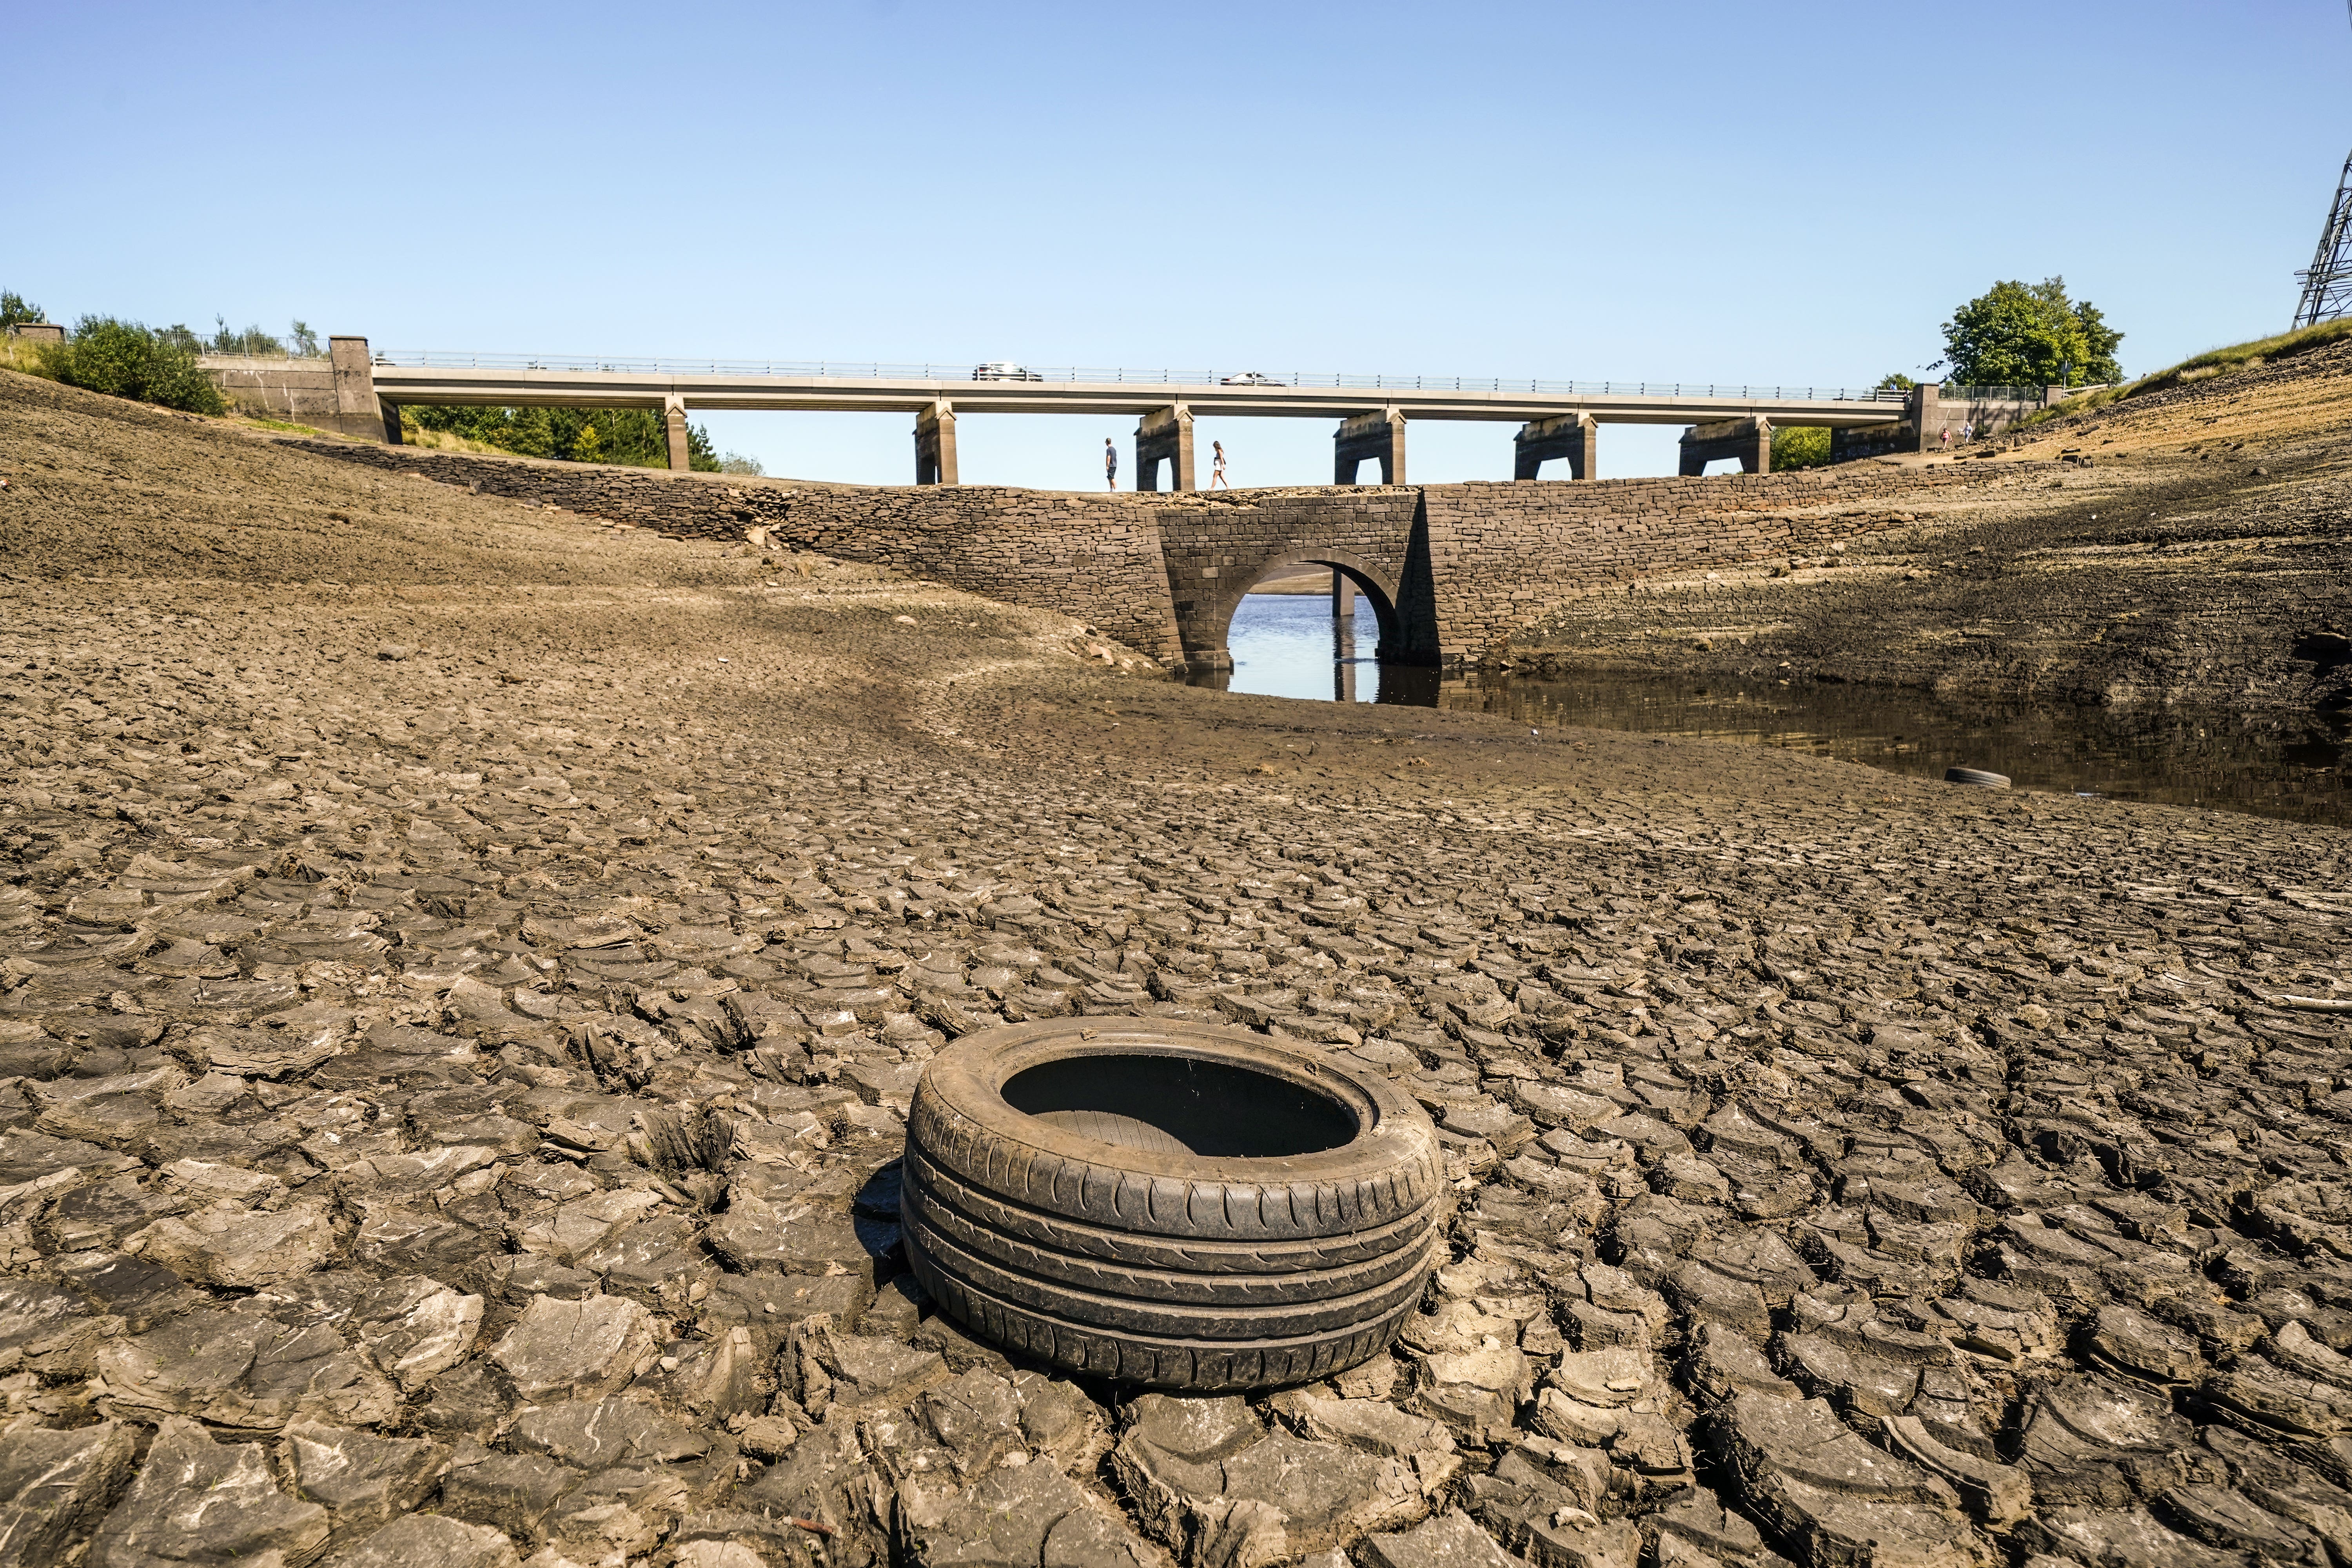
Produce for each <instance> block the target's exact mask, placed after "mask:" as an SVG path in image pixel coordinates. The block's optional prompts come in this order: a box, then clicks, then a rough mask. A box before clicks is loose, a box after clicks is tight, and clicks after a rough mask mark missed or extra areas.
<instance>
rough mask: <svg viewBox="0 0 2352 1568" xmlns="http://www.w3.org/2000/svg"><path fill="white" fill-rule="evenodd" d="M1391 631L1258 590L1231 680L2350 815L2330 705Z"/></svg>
mask: <svg viewBox="0 0 2352 1568" xmlns="http://www.w3.org/2000/svg"><path fill="white" fill-rule="evenodd" d="M1379 640H1380V637H1379V632H1378V630H1377V627H1376V626H1375V624H1374V621H1373V616H1372V611H1371V607H1370V605H1369V604H1367V603H1365V602H1364V601H1363V600H1361V599H1359V600H1358V601H1357V603H1356V613H1355V615H1354V616H1353V617H1351V618H1347V619H1335V618H1334V617H1333V616H1332V615H1331V601H1330V597H1329V595H1328V594H1319V595H1312V594H1298V593H1291V594H1252V595H1248V596H1247V597H1246V598H1244V600H1243V601H1242V606H1241V609H1240V610H1239V611H1238V612H1236V613H1235V615H1234V624H1233V629H1232V632H1231V634H1230V636H1229V637H1228V646H1229V647H1231V648H1232V650H1233V655H1234V672H1233V675H1232V677H1231V679H1230V682H1229V683H1228V684H1227V689H1229V690H1233V691H1240V692H1254V693H1257V694H1261V695H1265V696H1271V697H1298V698H1310V699H1319V700H1325V701H1330V700H1339V701H1355V702H1373V701H1380V702H1394V703H1407V704H1413V705H1418V706H1423V707H1446V708H1460V709H1471V710H1485V711H1487V712H1492V713H1500V714H1506V715H1508V716H1509V717H1511V718H1513V719H1515V720H1517V721H1519V722H1521V723H1524V724H1527V725H1528V726H1529V727H1531V728H1535V729H1539V730H1546V731H1549V730H1551V729H1554V728H1559V727H1562V726H1586V727H1590V728H1593V729H1601V730H1622V731H1633V732H1636V733H1644V734H1657V735H1674V736H1681V737H1687V738H1696V739H1704V740H1714V741H1726V742H1733V743H1735V744H1748V745H1764V746H1784V747H1788V748H1790V749H1791V750H1796V751H1804V752H1814V753H1816V754H1818V755H1821V756H1826V757H1835V758H1837V759H1839V760H1840V761H1843V762H1850V763H1864V764H1865V765H1867V766H1870V767H1875V768H1884V769H1885V770H1886V771H1888V772H1890V773H1908V774H1912V775H1914V776H1917V777H1925V778H1941V777H1942V776H1943V773H1944V770H1945V769H1946V768H1948V767H1953V766H1960V767H1973V768H1987V769H1990V770H1991V771H1993V772H1996V773H2007V774H2008V775H2009V776H2010V778H2011V780H2012V781H2013V783H2014V784H2015V785H2016V786H2017V787H2019V788H2021V789H2039V790H2049V791H2055V792H2059V793H2063V794H2069V795H2096V796H2100V797H2103V798H2105V799H2111V800H2140V801H2154V802H2158V803H2162V804H2166V805H2189V806H2203V807H2210V808H2215V809H2220V810H2226V811H2244V812H2252V813H2255V814H2257V815H2259V816H2275V817H2282V818H2285V819H2288V820H2291V821H2299V822H2316V823H2327V824H2331V825H2335V826H2352V767H2347V763H2352V744H2347V741H2352V736H2348V735H2347V726H2346V724H2344V723H2343V722H2342V721H2330V720H2327V719H2323V718H2320V717H2318V716H2315V715H2294V714H2280V713H2275V712H2265V713H2248V714H2231V713H2217V712H2212V711H2210V710H2180V709H2118V708H2105V707H2095V706H2087V705H2078V704H2074V703H2065V702H2050V701H2042V700H2034V699H2032V698H2021V699H2017V700H2007V701H2003V700H1987V699H1982V698H1944V697H1937V696H1936V695H1934V694H1933V693H1930V692H1926V691H1920V690H1917V689H1908V688H1897V687H1881V686H1859V685H1852V686H1850V685H1827V684H1815V683H1810V682H1807V683H1798V684H1791V685H1785V686H1784V685H1781V684H1780V683H1779V682H1778V681H1777V680H1775V679H1766V678H1763V677H1752V678H1745V679H1742V678H1736V677H1724V676H1705V677H1692V676H1643V675H1624V674H1614V673H1601V672H1595V673H1591V674H1584V675H1570V676H1564V677H1562V676H1555V677H1550V678H1540V679H1539V678H1530V677H1525V676H1499V677H1477V678H1474V679H1470V680H1466V681H1445V682H1443V683H1441V682H1439V681H1438V680H1437V679H1435V676H1434V672H1433V671H1429V670H1423V669H1413V668H1403V667H1399V666H1393V665H1390V666H1383V665H1381V664H1379V663H1378V662H1376V661H1375V660H1374V659H1373V658H1372V657H1371V656H1372V651H1373V649H1374V647H1376V646H1377V645H1378V643H1379Z"/></svg>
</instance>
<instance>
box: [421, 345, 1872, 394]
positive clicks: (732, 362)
mask: <svg viewBox="0 0 2352 1568" xmlns="http://www.w3.org/2000/svg"><path fill="white" fill-rule="evenodd" d="M375 363H378V364H381V365H398V366H405V367H409V368H413V369H418V370H517V371H534V370H545V371H564V372H580V371H585V372H592V373H594V372H607V373H614V374H635V375H737V376H757V375H773V376H791V377H794V378H796V379H805V378H810V377H814V378H817V379H820V380H834V381H929V382H940V383H963V382H992V383H1001V382H1008V381H1010V382H1042V383H1045V384H1052V385H1078V386H1189V387H1200V386H1294V387H1309V388H1311V387H1326V386H1328V387H1340V388H1346V389H1350V390H1353V389H1359V388H1360V389H1362V390H1365V391H1372V392H1378V391H1395V392H1487V393H1521V392H1524V393H1532V394H1537V395H1551V396H1578V395H1590V396H1600V397H1719V398H1741V399H1748V400H1755V401H1764V400H1769V401H1771V402H1776V403H1792V402H1802V403H1874V402H1885V401H1887V400H1889V399H1892V400H1893V401H1895V402H1898V403H1899V402H1901V401H1902V400H1903V394H1902V393H1900V392H1895V391H1893V390H1874V389H1871V388H1867V387H1846V386H1759V385H1752V384H1743V385H1739V386H1731V385H1727V384H1720V383H1702V382H1693V381H1674V382H1667V381H1545V380H1540V379H1525V380H1522V379H1519V378H1517V377H1512V376H1475V375H1367V374H1349V373H1345V372H1338V371H1332V372H1314V371H1284V372H1280V373H1261V372H1257V371H1223V372H1219V371H1208V370H1202V371H1192V370H1174V369H1168V368H1161V369H1157V370H1153V369H1135V368H1133V367H1124V368H1122V367H1111V368H1103V367H1099V366H1087V365H1058V366H1048V365H1021V366H1017V367H1013V368H1007V369H1000V368H998V367H996V366H993V365H970V364H928V363H927V364H913V363H904V364H893V363H887V362H884V361H880V360H740V359H640V358H629V357H625V356H621V357H616V356H613V355H595V354H499V353H470V352H461V351H452V350H447V349H386V350H380V351H378V353H376V355H375Z"/></svg>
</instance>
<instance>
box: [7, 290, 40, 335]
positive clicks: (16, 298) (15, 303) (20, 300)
mask: <svg viewBox="0 0 2352 1568" xmlns="http://www.w3.org/2000/svg"><path fill="white" fill-rule="evenodd" d="M48 319H49V318H48V316H47V313H46V312H44V311H43V310H42V309H41V308H40V307H39V306H38V305H36V304H33V303H32V302H31V301H29V300H26V298H25V297H24V296H23V295H22V294H0V330H5V329H6V328H9V327H22V326H26V325H30V324H32V323H36V322H40V321H47V320H48Z"/></svg>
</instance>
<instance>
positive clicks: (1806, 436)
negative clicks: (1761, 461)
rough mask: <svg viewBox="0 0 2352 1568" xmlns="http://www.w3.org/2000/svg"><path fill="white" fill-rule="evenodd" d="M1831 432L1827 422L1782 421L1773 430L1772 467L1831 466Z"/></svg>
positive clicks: (1775, 470)
mask: <svg viewBox="0 0 2352 1568" xmlns="http://www.w3.org/2000/svg"><path fill="white" fill-rule="evenodd" d="M1829 460H1830V432H1829V426H1826V425H1783V426H1775V427H1774V428H1773V431H1772V471H1773V472H1774V473H1776V474H1777V473H1780V471H1781V470H1783V469H1785V468H1827V467H1828V466H1829Z"/></svg>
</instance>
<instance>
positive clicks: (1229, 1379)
mask: <svg viewBox="0 0 2352 1568" xmlns="http://www.w3.org/2000/svg"><path fill="white" fill-rule="evenodd" d="M900 1191H901V1194H902V1196H901V1198H900V1206H901V1213H902V1215H903V1217H904V1219H905V1222H906V1223H905V1229H906V1238H907V1252H908V1258H910V1260H911V1261H912V1263H913V1265H914V1269H915V1275H916V1278H917V1279H920V1280H921V1281H922V1283H923V1287H924V1289H927V1290H929V1292H930V1293H931V1295H932V1296H933V1297H934V1298H935V1299H936V1300H938V1301H939V1302H940V1306H941V1307H942V1308H943V1309H944V1310H946V1311H947V1312H948V1313H949V1314H950V1315H951V1316H952V1317H954V1318H955V1319H957V1320H958V1321H961V1323H962V1324H963V1325H964V1326H965V1327H966V1328H967V1329H969V1330H971V1331H972V1332H973V1333H975V1334H977V1335H979V1336H981V1337H982V1338H985V1339H990V1340H993V1341H995V1342H997V1343H999V1344H1002V1345H1005V1346H1008V1347H1010V1348H1013V1349H1015V1350H1019V1351H1022V1352H1026V1353H1027V1354H1029V1355H1033V1356H1035V1357H1037V1358H1038V1359H1039V1360H1041V1361H1045V1362H1049V1363H1053V1364H1055V1365H1056V1366H1060V1367H1063V1368H1065V1369H1066V1370H1068V1371H1071V1372H1076V1373H1089V1374H1092V1375H1095V1376H1100V1377H1109V1378H1116V1379H1118V1380H1120V1381H1122V1382H1129V1383H1137V1384H1149V1385H1150V1386H1154V1387H1160V1388H1182V1389H1244V1388H1264V1387H1272V1386H1278V1385H1281V1384H1295V1383H1305V1382H1309V1381H1312V1380H1314V1379H1317V1378H1321V1377H1328V1376H1329V1375H1331V1374H1332V1373H1336V1372H1339V1371H1342V1370H1344V1369H1346V1368H1348V1367H1350V1366H1353V1365H1355V1364H1356V1363H1359V1362H1361V1361H1364V1360H1366V1359H1368V1358H1370V1356H1372V1355H1374V1354H1376V1353H1378V1352H1380V1351H1381V1350H1382V1349H1383V1348H1385V1347H1386V1346H1387V1344H1388V1342H1389V1341H1390V1340H1391V1339H1392V1338H1393V1337H1394V1336H1395V1334H1396V1331H1397V1329H1398V1328H1399V1326H1400V1325H1401V1324H1402V1322H1403V1321H1404V1319H1405V1318H1406V1316H1407V1315H1408V1314H1410V1313H1411V1312H1412V1310H1413V1309H1414V1308H1415V1307H1416V1306H1417V1305H1418V1304H1419V1302H1420V1300H1421V1296H1422V1291H1423V1287H1424V1286H1425V1285H1426V1283H1427V1281H1428V1279H1429V1274H1430V1271H1431V1270H1432V1269H1433V1268H1435V1267H1436V1266H1437V1265H1438V1263H1439V1262H1441V1261H1443V1258H1444V1245H1445V1241H1444V1232H1445V1224H1446V1220H1447V1218H1448V1216H1449V1214H1450V1198H1449V1194H1447V1192H1446V1188H1445V1183H1444V1162H1443V1160H1442V1159H1441V1157H1440V1154H1439V1151H1438V1143H1437V1133H1436V1130H1435V1129H1434V1128H1433V1127H1432V1126H1431V1125H1430V1121H1429V1118H1428V1117H1427V1116H1426V1115H1425V1114H1423V1111H1422V1110H1421V1108H1420V1107H1419V1106H1418V1105H1416V1104H1414V1103H1413V1101H1412V1100H1411V1099H1410V1098H1408V1097H1407V1096H1405V1095H1404V1094H1402V1093H1401V1092H1399V1091H1398V1090H1397V1089H1395V1088H1394V1087H1393V1086H1391V1084H1389V1083H1388V1082H1386V1081H1385V1080H1381V1079H1370V1078H1362V1077H1358V1076H1357V1075H1355V1074H1352V1073H1349V1072H1345V1071H1342V1070H1341V1069H1339V1068H1337V1067H1335V1066H1334V1065H1333V1064H1332V1063H1331V1061H1330V1060H1329V1059H1328V1058H1326V1057H1324V1056H1322V1055H1321V1054H1319V1053H1318V1052H1316V1051H1314V1050H1313V1049H1312V1047H1294V1046H1291V1045H1289V1044H1287V1043H1285V1042H1281V1041H1276V1040H1270V1039H1267V1038H1266V1037H1264V1036H1262V1035H1254V1034H1250V1033H1248V1032H1247V1031H1244V1030H1241V1029H1225V1028H1214V1027H1210V1026H1205V1025H1199V1024H1183V1023H1177V1022H1174V1021H1172V1020H1164V1019H1151V1018H1110V1017H1087V1018H1065V1019H1059V1020H1056V1021H1054V1022H1052V1023H1046V1024H1035V1025H1023V1026H1015V1027H1010V1028H1002V1029H989V1030H985V1031H983V1032H982V1033H980V1034H976V1035H971V1036H967V1037H965V1038H963V1039H962V1040H960V1041H958V1042H957V1043H956V1045H955V1046H953V1047H951V1048H950V1049H949V1050H947V1051H945V1052H943V1053H941V1054H940V1056H939V1057H938V1058H935V1059H934V1060H933V1061H932V1063H931V1065H930V1066H929V1068H928V1069H927V1070H926V1071H925V1072H924V1074H923V1079H922V1082H921V1084H920V1085H919V1087H918V1088H917V1089H916V1091H915V1101H914V1107H913V1110H912V1113H911V1115H910V1116H909V1117H908V1122H907V1168H906V1177H905V1181H904V1183H903V1184H902V1185H901V1189H900Z"/></svg>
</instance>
